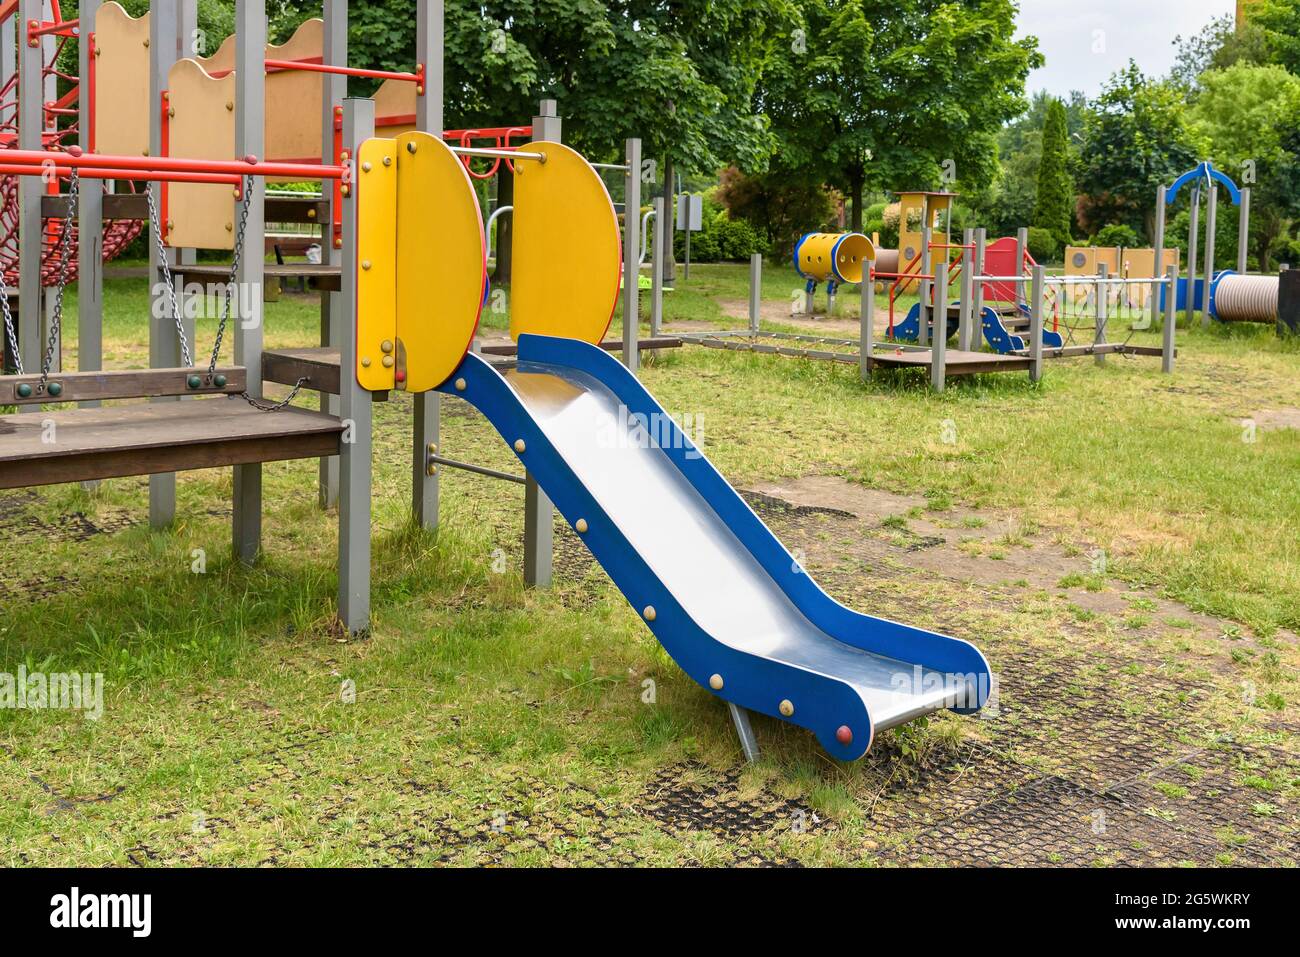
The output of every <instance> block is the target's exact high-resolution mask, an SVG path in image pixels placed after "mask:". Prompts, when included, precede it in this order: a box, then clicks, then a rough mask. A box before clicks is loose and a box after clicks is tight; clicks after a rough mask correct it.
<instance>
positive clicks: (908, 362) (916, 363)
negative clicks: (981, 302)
mask: <svg viewBox="0 0 1300 957" xmlns="http://www.w3.org/2000/svg"><path fill="white" fill-rule="evenodd" d="M855 358H856V356H855ZM944 359H945V361H944V373H945V374H946V375H948V376H963V375H980V374H981V373H985V372H1019V371H1022V370H1028V369H1029V367H1030V366H1031V364H1032V363H1031V362H1030V359H1029V357H1028V356H1018V355H1012V356H1003V355H998V354H997V353H996V352H964V351H962V350H961V349H948V350H947V351H946V353H945V356H944ZM933 364H934V354H933V353H932V352H931V351H930V350H929V349H906V350H902V351H899V350H896V349H894V348H891V347H890V346H888V345H883V346H882V345H877V346H876V347H875V349H874V350H873V351H872V353H871V357H870V359H868V367H869V368H880V369H926V370H929V369H930V367H931V366H932V365H933Z"/></svg>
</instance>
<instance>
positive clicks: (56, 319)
mask: <svg viewBox="0 0 1300 957" xmlns="http://www.w3.org/2000/svg"><path fill="white" fill-rule="evenodd" d="M80 188H81V177H80V175H79V174H78V171H77V169H76V167H73V169H72V173H71V175H70V176H69V177H68V213H67V218H66V219H65V220H64V221H63V233H62V235H60V236H59V283H58V286H57V287H56V288H55V291H54V310H53V315H52V316H51V318H50V337H49V339H48V340H47V341H46V343H45V356H44V358H43V359H42V360H41V381H40V383H39V384H38V385H37V387H36V393H37V395H41V394H44V392H45V385H46V383H47V382H49V379H50V370H51V369H52V368H53V367H54V349H55V347H56V346H57V345H58V344H59V331H60V329H61V327H62V326H63V291H64V290H65V289H66V288H67V286H68V260H69V258H71V255H72V221H73V219H75V218H76V215H77V193H78V192H79V191H80Z"/></svg>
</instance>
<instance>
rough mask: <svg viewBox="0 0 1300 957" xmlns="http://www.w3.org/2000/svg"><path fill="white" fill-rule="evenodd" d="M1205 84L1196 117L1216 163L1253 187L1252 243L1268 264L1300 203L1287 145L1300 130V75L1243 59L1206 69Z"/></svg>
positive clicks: (1193, 113) (1194, 110)
mask: <svg viewBox="0 0 1300 957" xmlns="http://www.w3.org/2000/svg"><path fill="white" fill-rule="evenodd" d="M1200 86H1201V93H1200V96H1198V97H1197V99H1196V102H1195V104H1194V105H1193V107H1192V110H1191V118H1192V121H1193V123H1194V124H1195V125H1196V127H1197V129H1198V130H1199V131H1200V133H1201V134H1203V136H1204V138H1205V140H1206V141H1207V142H1209V143H1210V158H1211V159H1212V160H1213V161H1214V164H1215V166H1217V167H1219V168H1220V169H1222V170H1223V171H1224V172H1226V173H1227V174H1228V175H1229V176H1231V177H1232V178H1233V179H1234V180H1236V181H1237V182H1238V183H1241V184H1243V185H1248V186H1250V187H1251V194H1252V195H1251V209H1250V213H1251V216H1250V218H1251V230H1250V232H1251V237H1250V239H1251V245H1252V246H1253V251H1254V253H1255V256H1256V257H1257V259H1258V261H1259V264H1260V267H1261V268H1263V269H1268V268H1269V267H1270V265H1271V261H1272V256H1273V251H1274V248H1275V247H1276V246H1277V245H1278V243H1279V242H1280V240H1281V239H1282V237H1283V236H1285V234H1286V232H1287V230H1288V229H1289V228H1290V225H1291V218H1292V216H1293V215H1294V214H1295V210H1296V209H1297V207H1298V206H1300V179H1297V178H1296V176H1295V175H1294V165H1295V155H1294V154H1293V153H1292V152H1291V151H1290V150H1289V149H1288V145H1289V143H1290V142H1292V141H1293V140H1294V139H1295V138H1296V137H1297V136H1298V135H1300V78H1297V77H1295V76H1293V75H1292V74H1290V73H1288V72H1287V71H1286V70H1284V69H1283V68H1282V67H1280V66H1254V65H1251V64H1247V63H1238V64H1237V65H1236V66H1231V67H1228V68H1227V69H1226V70H1210V71H1208V72H1206V73H1204V74H1202V75H1201V78H1200ZM1229 215H1231V214H1229ZM1219 218H1220V219H1223V215H1220V217H1219Z"/></svg>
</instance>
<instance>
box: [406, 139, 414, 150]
mask: <svg viewBox="0 0 1300 957" xmlns="http://www.w3.org/2000/svg"><path fill="white" fill-rule="evenodd" d="M406 152H408V153H414V152H415V140H410V141H408V142H407V144H406Z"/></svg>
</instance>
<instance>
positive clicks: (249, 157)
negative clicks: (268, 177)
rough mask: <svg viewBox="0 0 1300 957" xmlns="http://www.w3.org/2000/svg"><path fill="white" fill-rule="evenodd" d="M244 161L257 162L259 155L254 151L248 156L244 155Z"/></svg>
mask: <svg viewBox="0 0 1300 957" xmlns="http://www.w3.org/2000/svg"><path fill="white" fill-rule="evenodd" d="M244 162H245V163H256V162H257V157H256V156H254V155H253V154H252V153H249V154H248V155H247V156H245V157H244Z"/></svg>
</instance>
